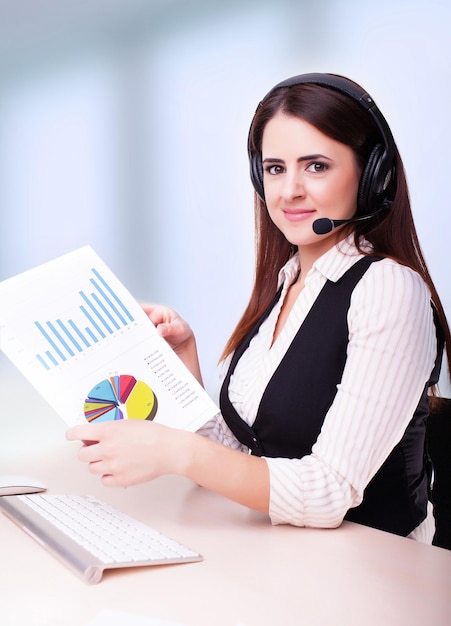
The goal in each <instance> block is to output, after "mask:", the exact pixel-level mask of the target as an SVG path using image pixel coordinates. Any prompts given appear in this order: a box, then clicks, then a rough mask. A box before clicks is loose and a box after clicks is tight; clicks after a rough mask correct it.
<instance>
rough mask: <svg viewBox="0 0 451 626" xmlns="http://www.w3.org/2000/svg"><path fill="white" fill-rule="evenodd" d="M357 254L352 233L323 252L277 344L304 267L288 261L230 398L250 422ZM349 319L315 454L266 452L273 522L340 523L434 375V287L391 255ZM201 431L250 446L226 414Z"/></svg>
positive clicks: (427, 537) (419, 535)
mask: <svg viewBox="0 0 451 626" xmlns="http://www.w3.org/2000/svg"><path fill="white" fill-rule="evenodd" d="M361 256H362V255H361V254H359V253H358V252H357V250H356V249H355V247H354V245H353V239H352V236H351V237H348V239H346V240H345V241H343V242H341V244H339V245H338V246H336V247H334V248H332V249H331V250H329V251H328V252H327V253H326V254H324V255H323V256H322V257H321V258H319V259H318V260H317V261H316V262H315V264H314V266H313V267H312V269H311V270H310V272H309V273H308V275H307V277H306V279H305V287H304V288H303V290H302V291H301V292H300V294H299V296H298V298H297V300H296V302H295V304H294V306H293V308H292V310H291V312H290V314H289V317H288V319H287V321H286V323H285V325H284V327H283V329H282V331H281V333H280V335H279V337H278V338H277V339H276V341H275V342H274V344H273V345H271V344H272V338H273V334H274V329H275V325H276V322H277V318H278V315H279V312H280V308H281V306H282V303H283V300H284V298H285V296H286V293H287V290H288V288H289V286H290V285H291V283H292V282H293V280H294V279H295V276H296V274H297V272H298V270H299V258H298V256H297V255H296V256H295V257H293V258H291V259H290V260H289V261H288V263H287V264H286V265H285V267H284V268H282V270H281V272H280V276H279V285H283V288H282V294H281V297H280V300H279V303H278V305H276V306H275V307H274V309H273V311H272V313H271V314H270V316H269V317H268V318H267V319H266V321H265V322H264V323H263V324H262V326H261V328H260V330H259V332H258V334H257V335H256V336H255V337H254V338H253V340H252V341H251V344H250V346H249V347H248V349H247V350H246V352H245V353H244V354H243V356H242V357H241V359H240V360H239V362H238V364H237V366H236V369H235V372H234V374H233V376H232V378H231V381H230V386H229V396H230V399H231V402H232V403H233V406H234V407H235V409H236V410H237V412H238V414H239V415H240V417H241V418H242V419H244V420H245V421H246V422H247V423H248V424H251V425H252V424H253V422H254V421H255V418H256V415H257V411H258V407H259V404H260V400H261V397H262V395H263V392H264V390H265V388H266V386H267V384H268V382H269V380H270V378H271V376H272V375H273V373H274V371H275V370H276V368H277V367H278V365H279V363H280V361H281V360H282V358H283V356H284V354H285V353H286V351H287V349H288V347H289V345H290V343H291V342H292V340H293V338H294V336H295V334H296V332H297V331H298V329H299V327H300V325H301V324H302V323H303V321H304V319H305V317H306V315H307V313H308V312H309V310H310V308H311V306H312V305H313V303H314V302H315V300H316V298H317V296H318V295H319V293H320V291H321V289H322V287H323V286H324V284H325V282H326V281H327V280H331V281H334V282H335V281H337V280H338V279H339V278H340V277H341V276H342V275H343V274H344V273H345V272H346V270H347V269H349V268H350V267H351V266H352V265H353V264H354V263H355V262H356V261H357V260H358V259H359V258H361ZM330 314H331V315H333V314H334V313H333V310H331V312H330ZM348 327H349V344H348V356H347V361H346V366H345V370H344V372H343V377H342V380H341V383H340V384H339V385H338V386H337V394H336V396H335V399H334V402H333V404H332V406H331V407H330V409H329V411H328V413H327V415H326V417H325V420H324V424H323V428H322V430H321V433H320V435H319V437H318V439H317V441H316V443H315V444H314V446H313V448H312V452H311V454H309V455H307V456H304V457H303V458H301V459H286V458H266V462H267V464H268V467H269V472H270V510H269V515H270V518H271V521H272V523H273V524H284V523H285V524H293V525H295V526H312V527H319V528H333V527H337V526H339V525H340V524H341V522H342V520H343V518H344V515H345V514H346V511H347V510H348V509H349V508H351V507H355V506H357V505H358V504H360V502H361V501H362V496H363V491H364V489H365V486H366V485H367V484H368V482H369V481H370V480H371V478H372V477H373V476H374V474H375V473H376V471H377V470H378V469H379V468H380V466H381V465H382V463H383V462H384V460H385V459H386V458H387V456H388V455H389V453H390V451H391V450H392V449H393V448H394V446H395V445H396V444H397V443H398V442H399V440H400V439H401V437H402V435H403V433H404V431H405V429H406V427H407V424H408V423H409V421H410V419H411V417H412V415H413V413H414V411H415V408H416V406H417V404H418V402H419V399H420V397H421V394H422V391H423V389H424V385H425V384H426V382H427V381H428V379H429V376H430V373H431V371H432V368H433V365H434V360H435V357H436V350H437V346H436V338H435V327H434V323H433V317H432V309H431V304H430V293H429V290H428V287H427V285H426V284H425V283H424V281H423V280H422V279H421V277H420V276H419V275H418V274H417V273H416V272H414V271H412V270H410V269H409V268H407V267H404V266H402V265H400V264H398V263H396V262H394V261H392V260H390V259H384V260H382V261H380V262H378V263H373V264H372V265H371V266H370V268H369V269H368V271H367V272H366V273H365V275H364V277H363V278H362V279H361V280H360V282H359V283H358V285H357V286H356V288H355V289H354V291H353V294H352V298H351V304H350V308H349V311H348ZM198 432H199V433H200V434H203V435H205V436H208V437H210V438H213V439H216V440H218V441H220V442H222V443H224V444H225V445H229V446H231V447H233V448H237V449H242V450H243V451H245V450H246V449H245V448H244V447H243V446H242V445H241V444H240V442H239V441H237V439H236V438H235V436H234V435H233V433H232V432H231V431H230V430H229V428H228V427H227V425H226V424H225V422H224V420H223V418H222V416H221V415H218V416H216V418H215V419H214V420H212V421H210V422H209V423H208V424H206V425H205V426H204V427H203V428H202V429H201V430H200V431H198ZM433 530H434V526H433V519H432V516H431V515H429V516H428V519H427V520H425V522H423V524H422V525H420V527H419V528H418V529H416V530H415V531H414V533H412V538H416V539H419V540H422V541H425V542H427V543H430V541H431V540H432V534H433Z"/></svg>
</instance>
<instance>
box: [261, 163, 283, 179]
mask: <svg viewBox="0 0 451 626" xmlns="http://www.w3.org/2000/svg"><path fill="white" fill-rule="evenodd" d="M284 171H285V168H284V167H283V165H277V164H276V165H267V166H266V167H265V172H267V173H268V174H270V175H271V176H276V175H277V174H283V173H284Z"/></svg>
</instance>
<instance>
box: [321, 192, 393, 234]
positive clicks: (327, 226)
mask: <svg viewBox="0 0 451 626" xmlns="http://www.w3.org/2000/svg"><path fill="white" fill-rule="evenodd" d="M391 204H392V203H391V202H390V201H389V200H384V202H383V203H382V206H381V208H380V209H379V210H378V211H375V212H374V213H368V214H367V215H359V216H357V217H351V218H350V219H347V220H331V219H330V218H329V217H320V218H319V219H317V220H315V221H314V222H313V224H312V228H313V231H314V232H315V233H316V234H317V235H326V234H327V233H330V232H331V231H332V230H333V229H334V228H337V227H338V226H342V225H343V224H352V223H353V222H364V221H366V220H370V219H372V218H375V217H379V216H380V215H381V214H382V213H384V212H385V211H388V209H389V208H390V206H391Z"/></svg>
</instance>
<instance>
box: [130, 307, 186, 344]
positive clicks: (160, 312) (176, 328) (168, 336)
mask: <svg viewBox="0 0 451 626" xmlns="http://www.w3.org/2000/svg"><path fill="white" fill-rule="evenodd" d="M141 306H142V308H143V309H144V312H145V313H146V314H147V316H148V317H149V319H150V321H151V322H152V323H153V325H154V326H155V328H156V329H157V331H158V334H159V335H161V337H164V339H165V340H166V341H167V342H168V344H169V345H170V346H171V348H172V349H173V350H174V352H177V353H178V352H180V351H183V348H184V346H185V345H186V344H187V343H189V342H190V341H191V340H192V339H193V338H194V334H193V331H192V330H191V327H190V326H189V324H188V323H187V322H185V320H184V319H183V318H181V317H180V315H179V314H178V313H177V312H176V311H174V310H173V309H170V308H169V307H165V306H161V305H153V304H142V305H141Z"/></svg>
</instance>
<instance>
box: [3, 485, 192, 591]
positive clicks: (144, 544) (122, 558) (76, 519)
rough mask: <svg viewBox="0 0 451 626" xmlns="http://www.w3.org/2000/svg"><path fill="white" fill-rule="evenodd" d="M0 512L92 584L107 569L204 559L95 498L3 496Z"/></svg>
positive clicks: (49, 495)
mask: <svg viewBox="0 0 451 626" xmlns="http://www.w3.org/2000/svg"><path fill="white" fill-rule="evenodd" d="M0 510H2V511H3V512H4V513H5V514H6V515H7V516H8V517H10V518H11V519H12V520H13V521H15V522H16V523H17V524H18V525H19V526H21V527H22V528H23V529H24V530H25V531H26V532H27V533H28V534H30V535H31V536H32V537H33V538H34V539H36V540H37V541H38V542H39V543H41V544H42V545H43V546H44V547H45V548H46V549H48V550H49V551H50V552H52V553H53V554H54V555H55V556H57V557H58V558H60V560H62V561H63V562H64V563H65V564H66V565H68V566H69V567H71V568H72V569H73V570H75V572H76V573H77V574H78V575H80V576H81V577H82V578H83V580H84V581H85V582H87V583H90V584H92V583H97V582H99V581H100V580H101V578H102V575H103V571H104V570H105V569H110V568H119V567H133V566H143V565H162V564H171V563H187V562H193V561H201V560H202V556H201V555H200V554H199V553H197V552H195V551H193V550H191V549H190V548H187V547H186V546H183V545H181V544H180V543H178V542H177V541H174V540H173V539H171V538H170V537H167V536H166V535H164V534H162V533H160V532H158V531H156V530H154V529H153V528H150V527H149V526H147V525H146V524H143V523H142V522H140V521H138V520H137V519H135V518H132V517H130V516H129V515H126V514H125V513H122V512H121V511H119V510H118V509H116V508H114V507H112V506H110V505H109V504H107V503H106V502H103V501H102V500H99V499H98V498H96V497H94V496H77V495H52V494H32V495H21V496H2V497H0Z"/></svg>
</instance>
